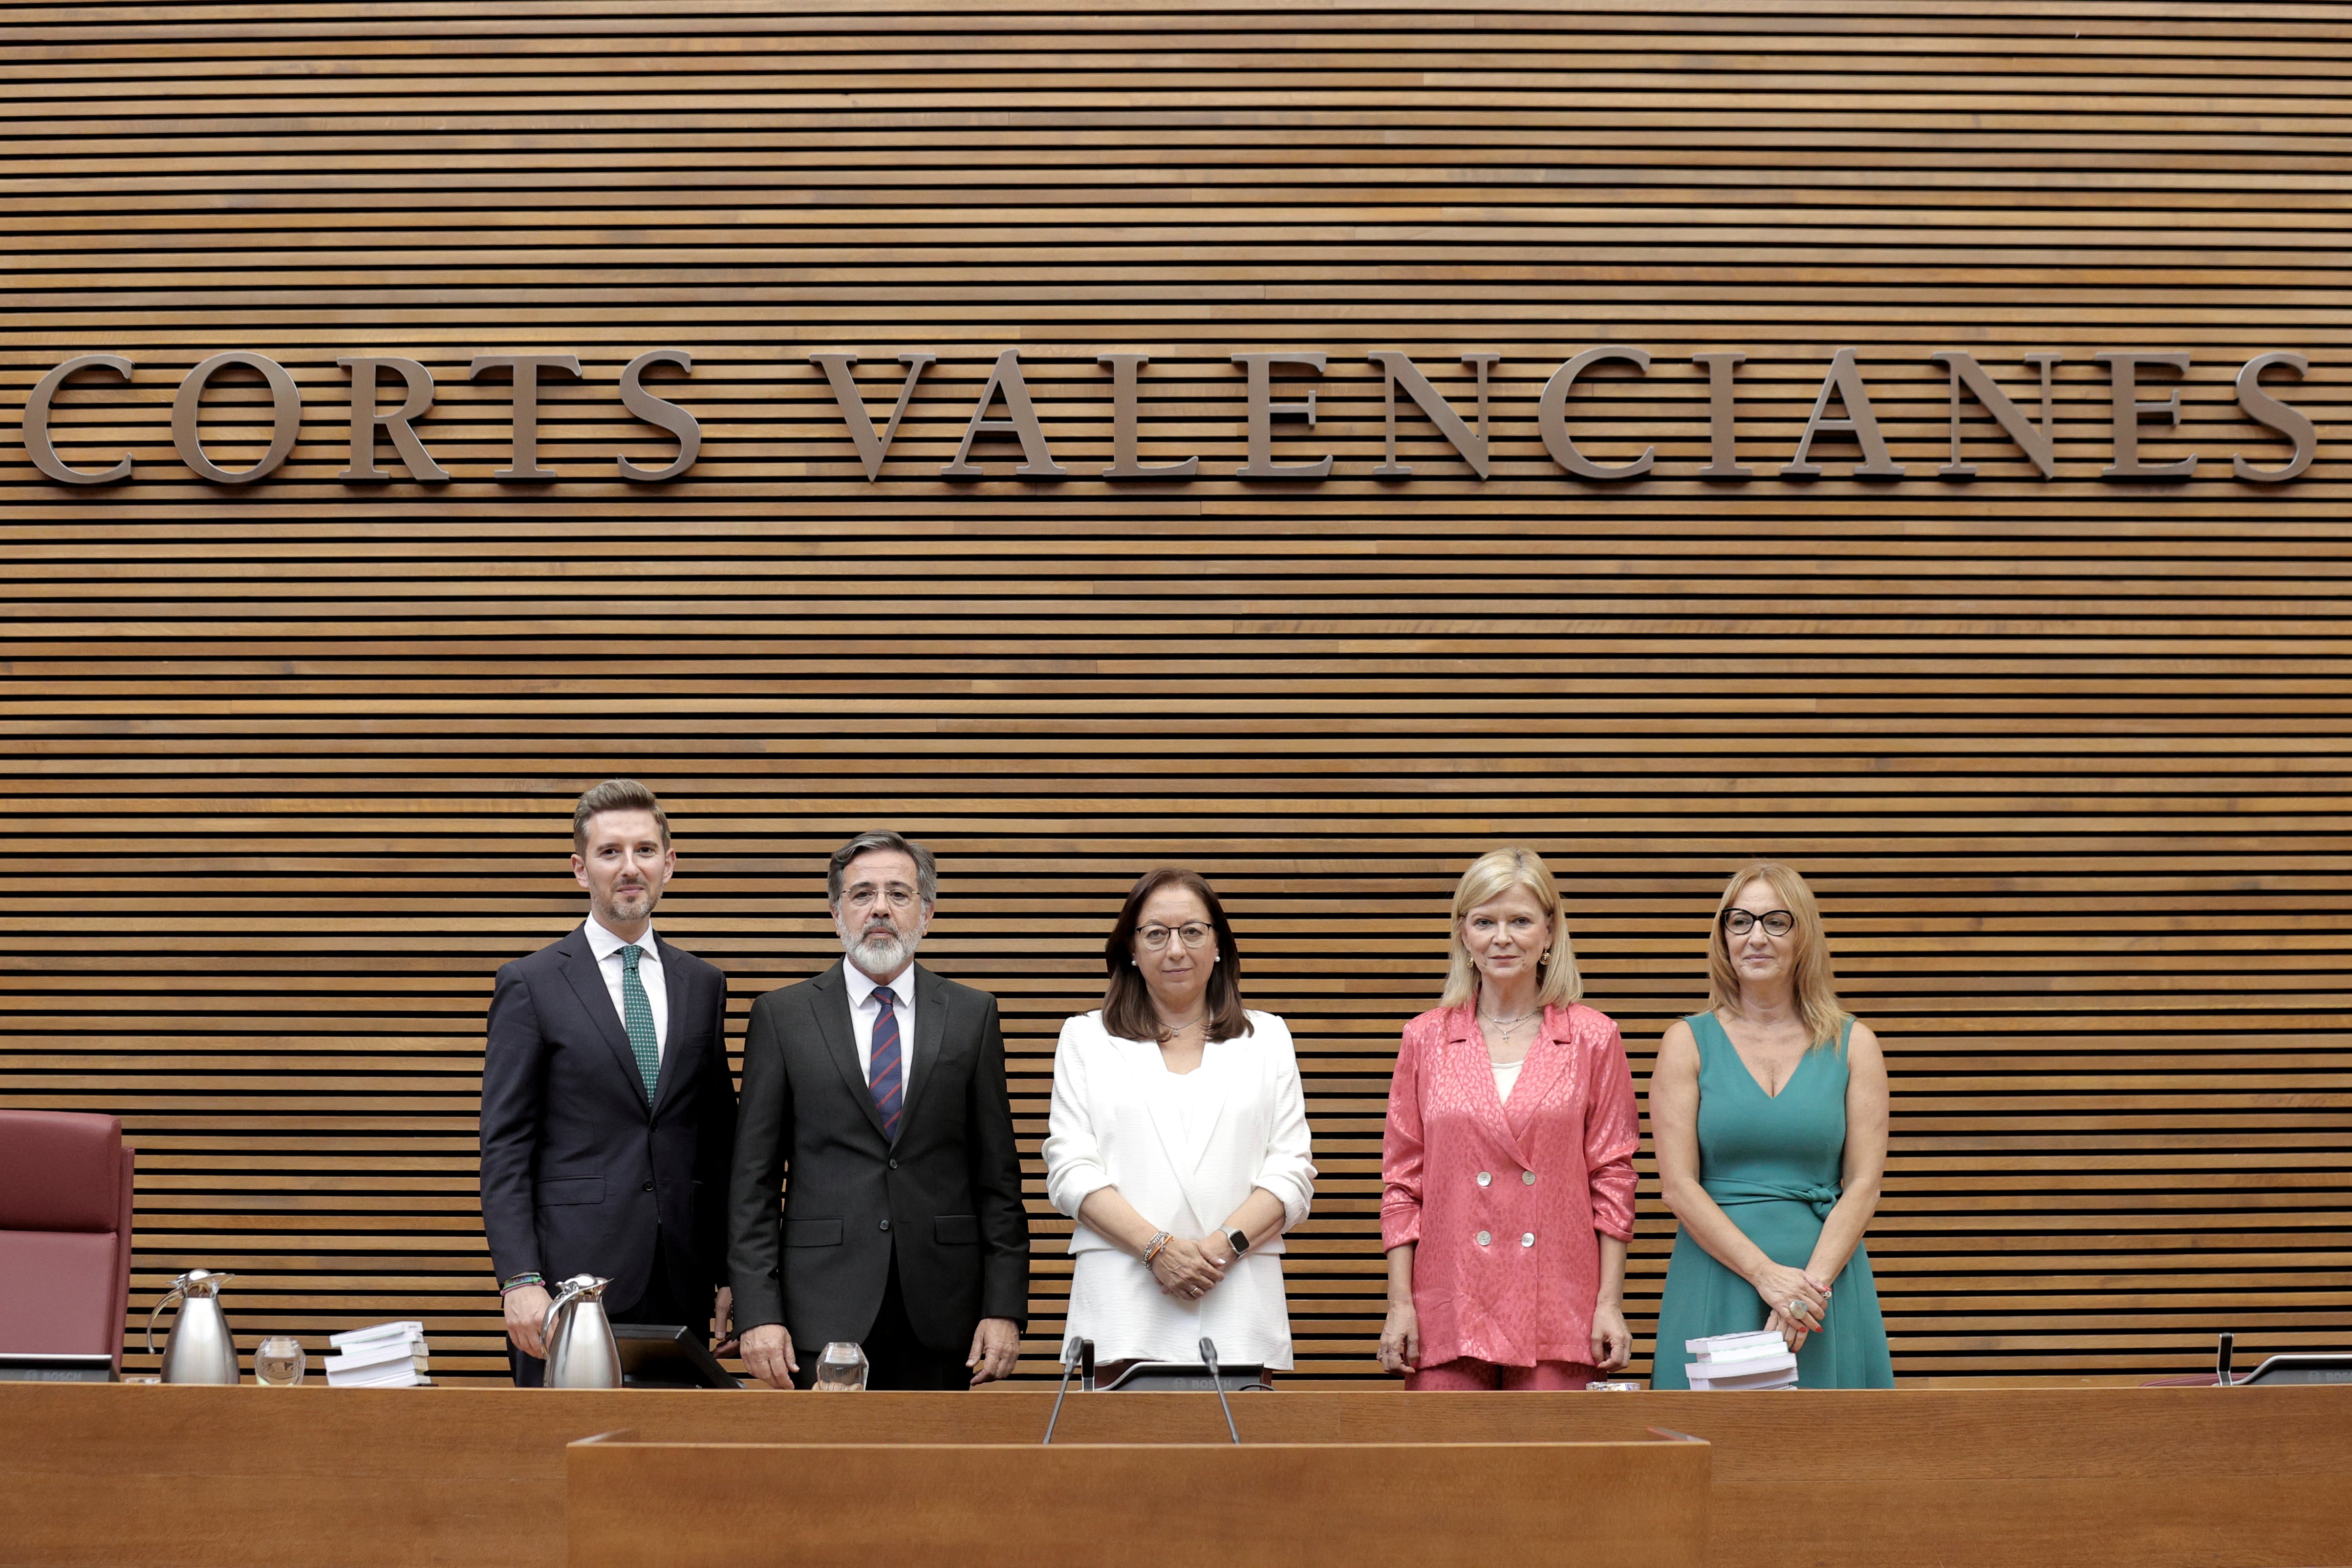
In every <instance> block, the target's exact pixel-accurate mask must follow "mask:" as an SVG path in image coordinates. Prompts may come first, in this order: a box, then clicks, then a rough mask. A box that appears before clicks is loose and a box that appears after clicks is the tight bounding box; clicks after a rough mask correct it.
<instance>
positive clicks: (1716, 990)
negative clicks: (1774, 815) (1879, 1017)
mask: <svg viewBox="0 0 2352 1568" xmlns="http://www.w3.org/2000/svg"><path fill="white" fill-rule="evenodd" d="M1751 882H1762V883H1767V884H1769V886H1770V887H1771V889H1772V894H1773V896H1774V897H1776V898H1778V899H1779V900H1780V908H1782V909H1785V910H1787V911H1788V912H1789V913H1790V915H1795V916H1796V917H1797V924H1796V926H1795V928H1794V929H1792V930H1791V931H1790V933H1789V936H1790V946H1792V948H1793V949H1794V951H1793V952H1792V953H1791V955H1790V963H1789V970H1790V981H1791V985H1792V988H1793V990H1794V992H1795V994H1796V998H1797V1014H1798V1017H1799V1018H1801V1019H1802V1020H1803V1022H1804V1025H1805V1033H1806V1035H1807V1036H1808V1037H1809V1038H1810V1040H1811V1044H1809V1045H1807V1046H1806V1048H1805V1049H1806V1050H1808V1051H1819V1050H1821V1049H1822V1047H1823V1046H1825V1045H1835V1044H1836V1043H1837V1042H1838V1040H1839V1038H1840V1037H1841V1036H1842V1035H1843V1033H1844V1032H1845V1026H1846V1025H1847V1023H1848V1022H1850V1021H1851V1020H1852V1019H1853V1014H1852V1013H1850V1012H1848V1011H1846V1010H1845V1008H1844V1007H1843V1005H1842V1004H1841V1003H1840V1002H1839V1001H1838V996H1837V977H1836V976H1835V975H1833V974H1832V973H1831V972H1830V942H1829V937H1828V936H1826V935H1825V934H1823V932H1822V906H1821V905H1820V904H1818V903H1816V902H1815V901H1814V899H1813V890H1812V889H1811V888H1810V887H1807V886H1806V885H1805V879H1804V878H1803V877H1802V876H1801V875H1799V874H1798V873H1797V869H1796V867H1794V866H1787V865H1782V864H1781V863H1780V862H1778V861H1756V862H1751V863H1749V864H1748V865H1744V866H1741V867H1740V868H1739V869H1738V871H1736V872H1733V873H1731V880H1730V881H1729V882H1727V883H1724V884H1723V896H1722V897H1721V898H1718V899H1717V900H1716V901H1715V924H1714V925H1711V926H1709V927H1708V929H1707V934H1706V1005H1707V1008H1708V1009H1709V1010H1710V1011H1714V1012H1729V1013H1737V1012H1738V1011H1739V971H1738V969H1736V968H1734V967H1732V964H1731V945H1730V944H1729V943H1728V942H1727V941H1725V940H1724V936H1723V915H1724V911H1726V910H1727V909H1729V908H1730V907H1731V901H1732V900H1733V899H1734V898H1735V897H1737V896H1738V894H1739V890H1740V889H1741V888H1743V887H1746V886H1747V885H1748V883H1751ZM1748 913H1750V914H1751V915H1762V914H1765V913H1767V912H1766V911H1764V910H1761V909H1756V910H1750V911H1749V912H1748Z"/></svg>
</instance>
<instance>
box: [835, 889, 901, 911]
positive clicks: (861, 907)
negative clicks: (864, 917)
mask: <svg viewBox="0 0 2352 1568" xmlns="http://www.w3.org/2000/svg"><path fill="white" fill-rule="evenodd" d="M884 899H887V900H889V902H890V907H891V908H893V909H908V908H912V907H913V906H914V903H915V894H914V890H913V889H911V888H905V887H887V888H885V887H853V888H851V889H850V890H849V893H848V894H847V896H845V897H844V898H843V899H842V903H844V904H847V905H849V907H850V908H852V909H855V910H856V911H858V912H859V913H860V914H863V913H865V912H866V910H869V909H871V908H873V907H874V906H875V905H876V904H878V903H880V902H881V901H883V900H884Z"/></svg>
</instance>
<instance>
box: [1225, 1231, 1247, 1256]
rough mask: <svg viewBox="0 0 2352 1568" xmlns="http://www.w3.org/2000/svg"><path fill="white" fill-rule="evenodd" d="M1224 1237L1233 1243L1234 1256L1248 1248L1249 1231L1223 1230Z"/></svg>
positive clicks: (1239, 1254)
mask: <svg viewBox="0 0 2352 1568" xmlns="http://www.w3.org/2000/svg"><path fill="white" fill-rule="evenodd" d="M1225 1239H1226V1240H1227V1241H1230V1242H1231V1243H1233V1248H1234V1257H1236V1258H1238V1257H1240V1256H1241V1255H1242V1254H1243V1253H1244V1252H1246V1251H1248V1250H1249V1232H1248V1231H1246V1230H1228V1231H1226V1232H1225Z"/></svg>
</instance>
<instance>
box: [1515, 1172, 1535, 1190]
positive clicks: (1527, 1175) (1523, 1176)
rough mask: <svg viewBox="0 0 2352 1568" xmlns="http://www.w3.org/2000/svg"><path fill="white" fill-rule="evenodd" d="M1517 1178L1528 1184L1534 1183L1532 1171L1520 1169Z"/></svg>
mask: <svg viewBox="0 0 2352 1568" xmlns="http://www.w3.org/2000/svg"><path fill="white" fill-rule="evenodd" d="M1519 1179H1520V1180H1521V1181H1523V1182H1525V1183H1527V1184H1528V1186H1535V1185H1536V1173H1535V1172H1533V1171H1521V1172H1520V1173H1519Z"/></svg>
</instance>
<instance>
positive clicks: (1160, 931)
mask: <svg viewBox="0 0 2352 1568" xmlns="http://www.w3.org/2000/svg"><path fill="white" fill-rule="evenodd" d="M1215 935H1216V932H1215V931H1213V929H1211V928H1210V927H1208V926H1206V925H1202V924H1201V923H1200V922H1199V921H1197V920H1192V921H1187V922H1186V923H1185V924H1183V925H1179V926H1177V927H1176V928H1175V929H1174V930H1172V931H1171V930H1170V929H1169V928H1168V927H1167V926H1165V925H1139V926H1137V927H1136V929H1135V939H1136V940H1137V941H1139V942H1140V943H1142V944H1143V945H1144V946H1146V947H1149V948H1150V949H1151V950H1152V951H1153V952H1155V953H1157V952H1159V951H1160V949H1161V948H1162V947H1165V946H1168V938H1170V937H1171V936H1173V937H1175V938H1176V939H1177V940H1178V941H1180V942H1181V943H1183V944H1184V946H1187V947H1205V946H1208V945H1209V939H1210V938H1211V937H1213V936H1215Z"/></svg>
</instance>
